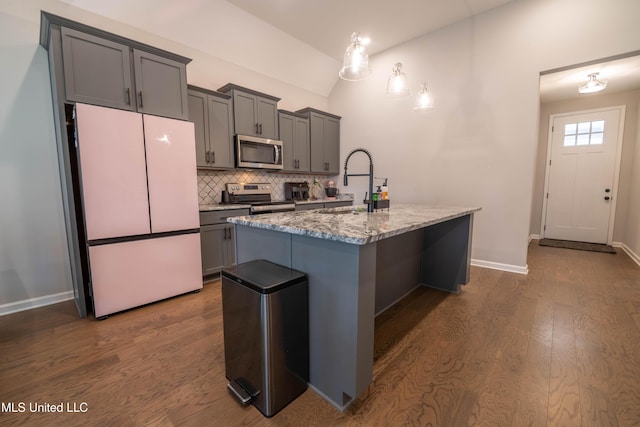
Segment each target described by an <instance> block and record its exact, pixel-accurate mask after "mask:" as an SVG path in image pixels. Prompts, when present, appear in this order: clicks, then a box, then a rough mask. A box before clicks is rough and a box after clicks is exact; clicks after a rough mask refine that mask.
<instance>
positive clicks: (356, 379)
mask: <svg viewBox="0 0 640 427" xmlns="http://www.w3.org/2000/svg"><path fill="white" fill-rule="evenodd" d="M479 210H480V208H450V207H428V206H422V205H394V206H392V207H391V209H388V210H384V211H379V212H374V213H367V212H366V209H363V208H361V207H360V208H358V207H353V208H351V207H348V208H333V209H318V210H312V211H300V212H286V213H277V214H268V215H259V216H240V217H233V218H229V219H228V221H229V222H231V223H233V224H235V231H236V259H237V262H238V263H243V262H247V261H251V260H254V259H266V260H269V261H272V262H275V263H277V264H280V265H284V266H286V267H290V268H293V269H296V270H299V271H302V272H304V273H306V274H307V275H308V278H309V355H310V357H309V359H310V360H309V364H310V365H309V368H310V370H309V384H310V386H311V387H312V388H313V389H314V390H315V391H316V392H317V393H319V394H320V395H321V396H323V397H324V398H325V399H327V400H328V401H329V402H331V403H332V404H333V405H334V406H336V407H337V408H338V409H340V410H344V409H345V408H346V407H348V406H349V405H350V404H351V403H352V402H353V401H354V400H355V399H356V398H357V397H358V396H359V395H361V394H362V393H363V392H364V391H365V390H366V389H367V387H368V386H369V385H370V384H371V382H372V375H373V374H372V373H373V335H374V319H375V316H376V315H377V314H380V313H381V312H382V311H384V310H386V309H387V308H389V307H390V306H392V305H393V304H394V303H396V302H397V301H399V300H400V299H402V298H403V297H404V296H406V295H407V294H409V293H410V292H411V291H412V290H413V289H414V288H415V287H416V286H420V285H424V286H429V287H433V288H436V289H440V290H443V291H446V292H451V293H458V292H459V291H460V286H461V285H464V284H466V283H467V282H468V281H469V261H470V252H471V235H472V228H473V214H474V213H475V212H477V211H479Z"/></svg>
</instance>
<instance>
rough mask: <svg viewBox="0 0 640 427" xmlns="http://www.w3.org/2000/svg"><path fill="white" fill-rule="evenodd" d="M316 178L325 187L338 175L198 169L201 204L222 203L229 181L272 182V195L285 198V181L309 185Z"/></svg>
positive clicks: (335, 179) (276, 198)
mask: <svg viewBox="0 0 640 427" xmlns="http://www.w3.org/2000/svg"><path fill="white" fill-rule="evenodd" d="M314 178H316V179H317V180H318V182H320V184H322V187H323V188H324V186H325V183H326V181H329V180H332V181H335V182H336V183H337V179H338V176H337V175H336V176H325V175H298V174H288V173H287V174H285V173H274V172H264V171H255V170H240V169H238V170H230V171H208V170H199V171H198V194H199V196H200V204H201V205H210V204H215V203H220V199H221V198H222V190H224V188H225V184H227V183H228V182H259V183H267V184H271V188H272V190H271V197H272V199H273V200H284V199H285V196H284V183H285V182H304V181H307V182H309V186H311V183H312V182H313V179H314Z"/></svg>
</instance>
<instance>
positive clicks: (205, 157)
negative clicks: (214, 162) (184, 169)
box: [204, 151, 209, 163]
mask: <svg viewBox="0 0 640 427" xmlns="http://www.w3.org/2000/svg"><path fill="white" fill-rule="evenodd" d="M204 161H205V163H209V152H208V151H207V152H206V153H204Z"/></svg>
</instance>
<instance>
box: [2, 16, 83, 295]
mask: <svg viewBox="0 0 640 427" xmlns="http://www.w3.org/2000/svg"><path fill="white" fill-rule="evenodd" d="M0 58H2V66H1V67H0V93H1V94H2V96H1V97H0V200H2V202H1V206H2V208H0V307H2V305H4V304H7V303H11V302H16V301H22V300H30V299H33V298H38V297H43V296H48V295H52V294H60V293H63V295H62V296H60V297H61V298H69V297H70V296H71V295H70V294H69V291H71V285H70V277H71V275H70V269H69V258H68V254H67V246H66V240H65V239H66V237H65V232H64V220H63V212H62V199H61V195H60V194H61V193H60V180H59V175H58V163H57V155H56V146H55V140H54V127H53V112H52V107H51V105H52V103H51V90H50V85H49V71H48V60H47V54H46V52H45V51H44V50H43V49H39V48H38V25H37V24H34V23H31V22H27V21H24V20H21V19H16V18H14V17H11V16H8V15H5V14H0Z"/></svg>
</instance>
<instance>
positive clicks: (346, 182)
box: [344, 148, 373, 212]
mask: <svg viewBox="0 0 640 427" xmlns="http://www.w3.org/2000/svg"><path fill="white" fill-rule="evenodd" d="M358 151H361V152H363V153H364V154H366V155H367V156H368V157H369V173H368V174H366V173H352V174H347V164H348V163H349V159H350V158H351V156H352V155H354V154H355V153H357V152H358ZM350 176H368V177H369V199H368V200H367V199H366V196H365V200H364V202H365V203H366V204H367V212H373V200H372V198H373V159H372V158H371V153H369V151H368V150H365V149H364V148H356V149H355V150H353V151H352V152H350V153H349V155H348V156H347V159H346V160H345V161H344V186H345V187H346V186H348V185H349V177H350Z"/></svg>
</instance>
